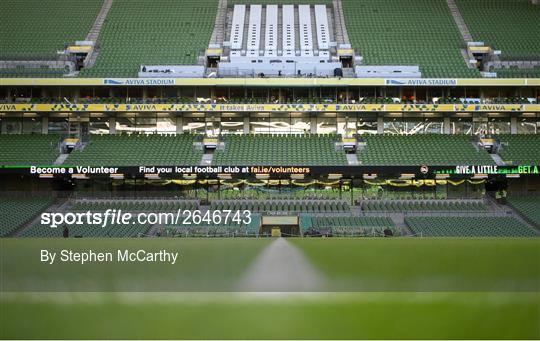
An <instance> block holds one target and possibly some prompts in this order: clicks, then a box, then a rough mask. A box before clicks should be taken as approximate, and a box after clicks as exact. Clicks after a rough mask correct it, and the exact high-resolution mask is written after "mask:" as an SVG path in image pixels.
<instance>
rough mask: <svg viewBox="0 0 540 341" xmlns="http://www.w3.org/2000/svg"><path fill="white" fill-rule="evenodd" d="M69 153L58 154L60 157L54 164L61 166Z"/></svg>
mask: <svg viewBox="0 0 540 341" xmlns="http://www.w3.org/2000/svg"><path fill="white" fill-rule="evenodd" d="M68 156H69V154H60V155H59V156H58V158H57V159H56V160H55V161H54V163H53V165H55V166H59V165H61V164H63V163H64V161H66V159H67V158H68Z"/></svg>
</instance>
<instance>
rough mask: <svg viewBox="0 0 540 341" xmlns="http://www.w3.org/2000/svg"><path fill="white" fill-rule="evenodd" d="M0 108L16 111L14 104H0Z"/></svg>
mask: <svg viewBox="0 0 540 341" xmlns="http://www.w3.org/2000/svg"><path fill="white" fill-rule="evenodd" d="M0 110H6V111H16V110H17V107H16V106H15V104H0Z"/></svg>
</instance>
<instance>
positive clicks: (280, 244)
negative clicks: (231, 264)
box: [238, 238, 324, 292]
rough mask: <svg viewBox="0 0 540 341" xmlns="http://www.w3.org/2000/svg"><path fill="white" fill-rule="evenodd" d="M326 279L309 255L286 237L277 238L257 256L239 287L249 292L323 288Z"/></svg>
mask: <svg viewBox="0 0 540 341" xmlns="http://www.w3.org/2000/svg"><path fill="white" fill-rule="evenodd" d="M323 288H324V278H323V277H322V276H321V275H320V274H319V273H318V272H317V271H316V270H315V268H313V266H312V265H311V263H310V262H309V260H308V259H307V258H306V256H305V255H304V254H303V253H302V252H301V251H300V250H298V249H297V248H296V247H295V246H294V245H293V244H291V243H290V242H289V241H287V240H286V239H285V238H278V239H276V240H275V241H273V242H272V243H270V245H268V246H267V247H266V248H265V249H264V250H263V251H262V252H261V254H260V255H259V256H258V257H257V258H255V260H254V261H253V262H252V263H251V265H250V266H249V267H248V269H247V270H246V273H245V275H244V277H243V278H241V280H240V282H239V285H238V289H239V290H241V291H246V292H285V291H287V292H294V291H297V292H298V291H323Z"/></svg>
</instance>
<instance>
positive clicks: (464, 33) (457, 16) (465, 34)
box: [446, 0, 473, 42]
mask: <svg viewBox="0 0 540 341" xmlns="http://www.w3.org/2000/svg"><path fill="white" fill-rule="evenodd" d="M446 4H447V5H448V8H449V9H450V13H451V14H452V18H454V22H455V23H456V25H457V27H458V29H459V32H460V33H461V37H462V38H463V41H465V42H471V41H473V39H472V35H471V32H470V31H469V28H468V27H467V24H466V23H465V20H464V19H463V16H462V15H461V12H460V11H459V8H458V6H457V4H456V2H455V0H446Z"/></svg>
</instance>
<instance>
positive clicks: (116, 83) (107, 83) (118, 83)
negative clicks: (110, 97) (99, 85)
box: [103, 79, 124, 85]
mask: <svg viewBox="0 0 540 341" xmlns="http://www.w3.org/2000/svg"><path fill="white" fill-rule="evenodd" d="M103 83H104V84H105V85H122V84H124V82H122V81H117V80H114V79H105V80H103Z"/></svg>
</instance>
